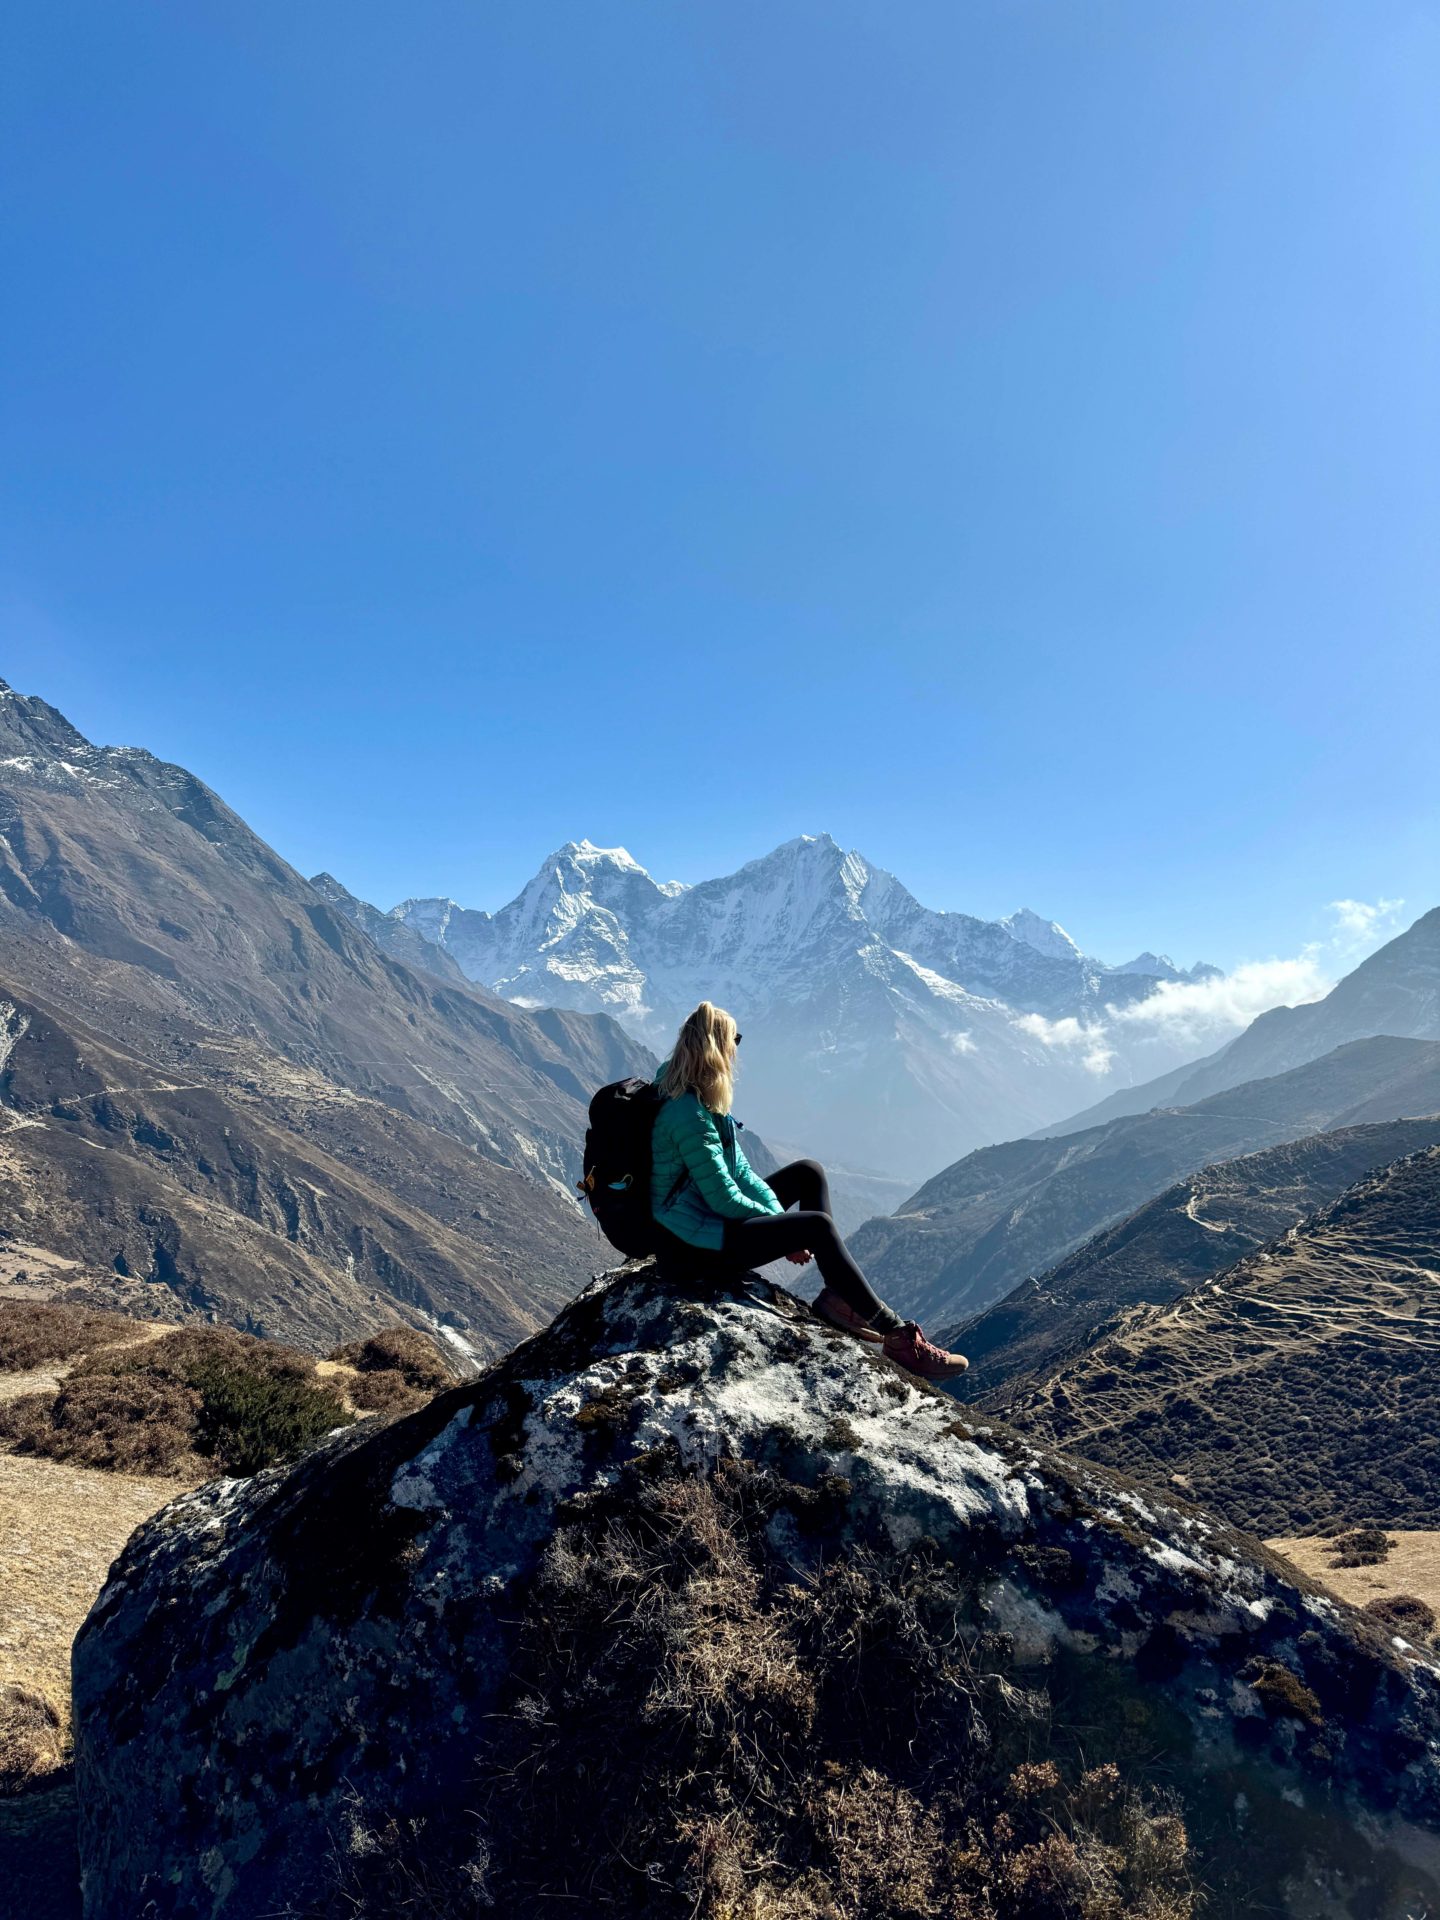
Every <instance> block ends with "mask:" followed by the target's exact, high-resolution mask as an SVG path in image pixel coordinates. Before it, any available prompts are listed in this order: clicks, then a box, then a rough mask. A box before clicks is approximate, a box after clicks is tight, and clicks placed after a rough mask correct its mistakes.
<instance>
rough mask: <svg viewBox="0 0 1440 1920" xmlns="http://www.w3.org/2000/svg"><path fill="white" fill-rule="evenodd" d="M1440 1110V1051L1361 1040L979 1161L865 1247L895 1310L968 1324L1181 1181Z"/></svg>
mask: <svg viewBox="0 0 1440 1920" xmlns="http://www.w3.org/2000/svg"><path fill="white" fill-rule="evenodd" d="M1437 1111H1440V1040H1429V1041H1425V1040H1399V1039H1390V1038H1384V1037H1377V1038H1372V1039H1368V1040H1361V1041H1354V1042H1352V1043H1351V1044H1349V1045H1347V1046H1344V1047H1339V1048H1337V1049H1336V1050H1335V1051H1334V1052H1333V1053H1330V1054H1327V1055H1326V1056H1325V1057H1324V1058H1322V1059H1319V1060H1312V1061H1309V1062H1307V1063H1306V1064H1305V1065H1304V1066H1300V1067H1295V1068H1292V1069H1291V1070H1290V1071H1289V1072H1288V1073H1284V1074H1278V1075H1276V1076H1275V1077H1274V1078H1273V1079H1269V1080H1257V1081H1253V1082H1250V1083H1248V1084H1247V1085H1244V1086H1240V1087H1235V1088H1231V1089H1230V1090H1228V1091H1227V1092H1225V1093H1224V1094H1218V1095H1213V1096H1212V1097H1210V1098H1209V1099H1206V1100H1201V1101H1199V1102H1197V1103H1196V1105H1194V1106H1193V1107H1176V1108H1158V1109H1156V1110H1154V1111H1153V1112H1149V1113H1142V1114H1130V1115H1124V1116H1121V1117H1120V1118H1118V1119H1115V1120H1110V1121H1107V1122H1106V1123H1104V1124H1103V1125H1100V1126H1095V1127H1090V1128H1087V1129H1085V1130H1084V1131H1083V1132H1079V1133H1071V1134H1064V1135H1061V1136H1058V1137H1053V1138H1040V1139H1028V1140H1011V1141H1008V1142H1007V1143H1006V1144H1005V1145H1004V1146H998V1147H987V1148H984V1149H982V1150H981V1151H980V1152H978V1153H972V1154H969V1155H967V1156H966V1157H965V1158H964V1159H963V1160H960V1161H957V1162H956V1164H955V1165H954V1166H952V1167H947V1168H946V1170H945V1171H944V1172H943V1173H941V1174H937V1175H936V1177H935V1178H934V1179H933V1180H930V1181H927V1183H926V1184H925V1186H923V1187H922V1188H921V1189H920V1190H919V1192H918V1193H916V1194H915V1195H914V1196H913V1197H912V1198H911V1199H909V1200H907V1201H906V1202H904V1204H903V1205H902V1206H901V1207H900V1208H899V1209H898V1210H897V1211H896V1212H895V1213H894V1214H893V1215H891V1216H889V1217H888V1218H881V1219H875V1220H871V1221H870V1222H868V1223H867V1224H866V1226H865V1227H864V1228H862V1230H861V1231H860V1233H859V1234H857V1235H856V1236H855V1241H854V1245H855V1250H856V1253H857V1256H858V1257H859V1258H860V1259H861V1261H862V1264H863V1265H864V1266H865V1268H866V1271H867V1272H868V1273H870V1274H871V1276H872V1278H873V1279H874V1280H875V1282H876V1284H877V1285H878V1286H879V1287H880V1289H881V1291H882V1292H884V1293H885V1294H887V1295H888V1296H889V1297H890V1298H892V1299H893V1300H894V1301H895V1303H896V1305H897V1306H899V1307H902V1308H903V1309H904V1310H906V1311H907V1312H911V1313H914V1314H917V1315H918V1316H919V1317H920V1318H922V1319H926V1320H928V1321H930V1322H932V1323H933V1324H935V1325H938V1326H947V1325H955V1324H957V1323H961V1322H964V1321H967V1320H969V1319H971V1318H973V1316H974V1315H975V1314H977V1313H979V1312H981V1311H982V1310H983V1309H985V1308H987V1307H989V1306H990V1305H991V1304H992V1303H993V1302H995V1301H996V1300H998V1299H1001V1298H1002V1297H1003V1296H1005V1295H1006V1294H1008V1293H1009V1292H1010V1291H1011V1289H1012V1288H1014V1287H1016V1286H1019V1285H1021V1284H1023V1283H1025V1282H1027V1281H1029V1280H1030V1279H1031V1278H1033V1277H1038V1276H1040V1275H1042V1274H1044V1273H1045V1272H1046V1271H1047V1269H1049V1268H1051V1267H1053V1266H1054V1265H1055V1264H1056V1262H1057V1261H1059V1260H1061V1259H1063V1258H1064V1257H1065V1256H1066V1255H1067V1254H1069V1253H1071V1252H1072V1251H1073V1250H1074V1249H1076V1248H1077V1247H1079V1246H1081V1245H1082V1244H1083V1243H1084V1242H1085V1241H1087V1240H1089V1239H1090V1237H1091V1236H1092V1235H1093V1234H1095V1233H1098V1232H1099V1231H1100V1230H1101V1229H1102V1228H1105V1227H1108V1226H1111V1225H1113V1224H1115V1223H1117V1222H1119V1221H1121V1220H1123V1219H1125V1218H1126V1216H1127V1215H1129V1214H1131V1213H1133V1212H1134V1210H1135V1209H1136V1208H1137V1207H1139V1206H1142V1205H1143V1204H1144V1203H1145V1202H1146V1201H1148V1200H1151V1199H1153V1198H1154V1196H1155V1195H1156V1194H1157V1193H1160V1192H1161V1191H1163V1190H1164V1189H1165V1188H1166V1187H1169V1186H1171V1185H1172V1184H1173V1183H1174V1182H1175V1181H1177V1180H1179V1179H1183V1178H1185V1177H1186V1176H1188V1175H1191V1174H1195V1173H1198V1172H1199V1170H1200V1169H1201V1168H1202V1167H1206V1166H1208V1165H1210V1164H1212V1163H1214V1162H1216V1161H1221V1160H1229V1159H1233V1158H1235V1157H1236V1156H1238V1155H1241V1154H1248V1153H1254V1152H1256V1151H1258V1150H1260V1149H1262V1148H1265V1147H1269V1146H1274V1145H1279V1144H1282V1143H1284V1142H1286V1141H1291V1140H1299V1139H1302V1138H1303V1137H1304V1136H1305V1135H1307V1134H1312V1133H1317V1132H1320V1131H1322V1130H1324V1129H1328V1128H1333V1127H1349V1126H1359V1125H1363V1124H1365V1123H1367V1122H1378V1121H1388V1120H1394V1119H1398V1118H1405V1117H1412V1116H1423V1115H1426V1114H1432V1113H1435V1112H1437Z"/></svg>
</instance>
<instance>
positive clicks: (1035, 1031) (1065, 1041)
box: [1015, 1013, 1115, 1074]
mask: <svg viewBox="0 0 1440 1920" xmlns="http://www.w3.org/2000/svg"><path fill="white" fill-rule="evenodd" d="M1015 1025H1016V1026H1017V1027H1018V1028H1019V1029H1020V1031H1021V1032H1022V1033H1027V1034H1029V1036H1030V1038H1031V1039H1032V1040H1038V1041H1039V1042H1040V1044H1041V1046H1042V1047H1060V1048H1063V1049H1064V1050H1065V1051H1066V1052H1070V1051H1072V1050H1078V1051H1079V1053H1080V1064H1081V1066H1082V1067H1084V1069H1085V1071H1086V1072H1087V1073H1096V1074H1099V1073H1108V1072H1109V1071H1110V1067H1111V1064H1112V1062H1113V1061H1114V1058H1115V1049H1114V1048H1113V1047H1111V1046H1109V1045H1107V1043H1106V1040H1105V1026H1104V1024H1103V1023H1100V1024H1097V1025H1094V1026H1086V1025H1084V1024H1082V1022H1080V1021H1079V1020H1077V1019H1076V1018H1075V1016H1074V1015H1073V1014H1067V1015H1066V1016H1065V1018H1064V1019H1063V1020H1047V1019H1046V1018H1045V1016H1044V1014H1043V1013H1022V1014H1018V1015H1017V1016H1016V1019H1015Z"/></svg>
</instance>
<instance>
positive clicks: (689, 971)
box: [316, 834, 1215, 1183]
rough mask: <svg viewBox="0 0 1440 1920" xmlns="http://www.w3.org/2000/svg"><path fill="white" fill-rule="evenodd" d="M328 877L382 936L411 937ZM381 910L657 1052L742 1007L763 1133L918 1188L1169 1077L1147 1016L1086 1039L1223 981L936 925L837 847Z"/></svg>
mask: <svg viewBox="0 0 1440 1920" xmlns="http://www.w3.org/2000/svg"><path fill="white" fill-rule="evenodd" d="M321 881H323V883H324V884H325V885H326V887H327V888H335V889H336V891H335V893H334V894H333V895H332V897H333V898H334V899H335V901H336V905H337V907H339V908H340V910H342V911H345V912H347V913H349V914H351V916H352V917H353V918H354V919H355V920H356V922H357V924H359V925H362V926H364V927H366V928H367V930H369V931H371V932H372V933H373V934H374V936H375V937H376V938H377V939H380V940H381V941H382V942H384V941H386V940H387V939H396V938H398V937H399V936H398V934H394V935H388V934H387V933H386V932H385V930H384V928H383V926H381V925H379V924H378V923H380V922H382V921H383V920H384V919H385V918H386V917H387V916H382V915H379V914H377V912H376V910H375V909H374V908H373V907H369V906H367V905H366V904H365V903H364V902H361V901H357V900H353V899H351V898H350V897H349V896H346V897H345V898H344V899H342V898H340V895H341V894H343V891H344V890H343V889H339V888H338V887H337V884H336V883H334V882H332V881H330V880H329V879H328V877H327V876H322V877H321ZM321 881H317V883H316V884H317V885H319V884H321ZM388 918H389V920H390V921H391V923H392V924H393V925H394V926H396V927H397V928H401V929H406V930H409V931H411V932H414V933H418V934H421V935H423V936H424V937H425V939H426V940H427V941H429V942H430V943H432V945H433V946H434V947H435V948H436V949H438V951H439V952H440V953H441V954H443V955H446V956H448V957H449V959H451V960H453V961H455V962H458V964H459V966H460V967H461V968H462V969H463V970H464V972H465V974H466V975H467V977H468V978H470V979H471V980H475V981H478V982H480V983H481V984H483V985H484V986H486V987H488V988H490V989H492V990H493V991H494V992H496V993H498V994H500V995H501V996H503V997H504V998H505V999H506V1000H507V1001H510V1002H512V1003H514V1004H516V1005H521V1006H537V1005H554V1006H562V1007H573V1008H584V1009H587V1010H591V1011H603V1012H607V1013H610V1014H613V1015H614V1016H615V1018H616V1019H617V1020H619V1021H620V1022H621V1023H622V1024H623V1025H624V1026H625V1027H626V1028H627V1029H628V1030H629V1031H630V1032H631V1033H632V1034H633V1035H635V1037H636V1038H638V1039H640V1040H642V1041H644V1042H645V1043H646V1044H647V1045H649V1046H651V1047H654V1048H657V1049H658V1048H663V1047H664V1046H666V1045H667V1044H668V1043H669V1040H670V1039H671V1037H672V1036H673V1034H674V1032H675V1027H676V1024H677V1023H678V1021H679V1020H680V1019H681V1018H682V1017H683V1016H684V1015H685V1014H686V1013H688V1012H689V1010H690V1009H691V1008H692V1007H693V1006H694V1005H695V1004H696V1002H697V1001H699V1000H701V999H713V1000H717V1001H720V1002H721V1003H723V1004H726V1005H728V1006H730V1007H732V1008H733V1009H734V1010H735V1012H736V1013H737V1014H739V1015H740V1016H741V1017H742V1024H743V1025H744V1027H745V1030H746V1032H747V1034H749V1035H751V1036H753V1038H752V1041H751V1045H750V1046H749V1047H748V1048H747V1050H746V1059H745V1080H744V1098H745V1101H746V1110H747V1114H748V1115H749V1117H751V1118H753V1119H754V1120H755V1121H756V1123H757V1124H758V1125H759V1126H760V1127H761V1128H762V1130H763V1131H764V1132H765V1134H766V1136H767V1137H768V1138H770V1139H772V1140H784V1141H794V1142H803V1143H804V1145H805V1148H806V1150H807V1151H809V1152H813V1153H818V1154H819V1155H821V1156H822V1157H823V1158H825V1159H827V1160H830V1161H832V1162H833V1163H835V1164H837V1165H838V1166H840V1167H843V1168H851V1169H858V1170H862V1171H864V1170H870V1171H873V1172H878V1173H880V1174H882V1175H886V1176H889V1177H891V1178H895V1179H898V1180H902V1181H904V1180H908V1181H910V1182H912V1183H913V1181H914V1179H915V1178H916V1177H918V1176H919V1175H920V1174H922V1173H924V1172H926V1171H927V1170H930V1169H933V1168H935V1167H938V1166H941V1165H943V1164H944V1163H945V1162H946V1161H947V1160H950V1159H953V1158H954V1156H955V1155H956V1154H957V1153H961V1152H964V1151H965V1150H966V1149H968V1148H970V1147H973V1146H975V1145H978V1144H980V1143H981V1142H984V1141H989V1140H994V1139H997V1138H999V1139H1004V1138H1008V1137H1009V1136H1011V1135H1014V1134H1018V1133H1026V1132H1029V1131H1031V1130H1032V1129H1033V1128H1034V1127H1036V1126H1039V1125H1042V1124H1044V1123H1045V1121H1047V1120H1051V1119H1054V1118H1055V1117H1056V1116H1057V1115H1058V1114H1061V1113H1064V1112H1066V1111H1069V1110H1070V1109H1071V1108H1073V1107H1074V1106H1075V1105H1076V1104H1078V1103H1079V1102H1081V1101H1083V1100H1085V1099H1086V1098H1089V1097H1093V1094H1094V1092H1095V1091H1096V1090H1098V1089H1103V1088H1105V1087H1107V1086H1111V1085H1115V1084H1117V1083H1119V1082H1123V1081H1127V1080H1129V1079H1133V1078H1135V1077H1136V1076H1137V1075H1139V1076H1144V1075H1146V1074H1149V1073H1153V1072H1154V1071H1156V1070H1158V1069H1160V1068H1162V1067H1165V1066H1168V1065H1170V1064H1172V1063H1174V1062H1175V1061H1176V1060H1178V1059H1179V1058H1181V1057H1182V1053H1181V1052H1177V1050H1176V1046H1175V1044H1174V1043H1173V1042H1170V1041H1167V1040H1166V1039H1165V1038H1164V1037H1163V1036H1162V1035H1161V1034H1160V1033H1159V1032H1158V1031H1150V1030H1148V1029H1146V1028H1145V1027H1144V1025H1143V1024H1142V1023H1133V1022H1132V1023H1128V1024H1126V1025H1125V1026H1124V1028H1123V1032H1119V1037H1116V1038H1115V1039H1114V1040H1113V1042H1112V1043H1110V1044H1109V1045H1107V1048H1106V1049H1103V1050H1101V1051H1098V1052H1097V1050H1096V1049H1095V1048H1093V1047H1091V1046H1087V1045H1085V1044H1083V1043H1082V1042H1083V1035H1082V1028H1088V1027H1089V1026H1090V1025H1091V1024H1092V1022H1093V1021H1094V1020H1096V1019H1098V1018H1100V1017H1101V1016H1102V1015H1103V1014H1104V1012H1105V1009H1106V1008H1108V1007H1123V1008H1133V1007H1134V1006H1136V1005H1137V1004H1138V1003H1140V1002H1142V1001H1144V1000H1146V999H1147V998H1149V997H1150V996H1152V995H1153V994H1154V993H1155V991H1156V989H1157V987H1158V986H1160V984H1161V983H1162V982H1167V981H1170V982H1177V981H1184V982H1192V983H1193V982H1195V981H1199V980H1203V979H1204V978H1206V977H1208V976H1209V975H1211V974H1213V973H1214V971H1215V969H1213V968H1210V967H1206V966H1203V965H1201V966H1197V967H1195V968H1193V969H1191V970H1190V971H1188V972H1182V971H1181V970H1180V969H1178V968H1176V967H1175V966H1174V965H1173V964H1172V963H1171V962H1170V961H1169V960H1167V959H1165V958H1164V957H1163V956H1157V955H1154V954H1143V955H1140V956H1138V957H1137V958H1136V959H1134V960H1132V961H1129V962H1127V963H1126V964H1125V965H1124V966H1120V967H1109V966H1106V965H1105V964H1104V963H1103V962H1101V961H1098V960H1095V959H1093V958H1091V957H1090V956H1088V955H1086V954H1083V953H1082V952H1081V951H1080V949H1079V948H1078V947H1077V946H1076V945H1075V943H1074V941H1073V940H1071V939H1070V937H1069V936H1068V934H1066V933H1065V932H1064V930H1063V929H1062V928H1060V927H1058V926H1056V925H1055V924H1054V922H1053V921H1048V920H1045V919H1043V918H1042V917H1041V916H1039V915H1037V914H1034V913H1031V912H1029V911H1024V910H1022V911H1021V912H1019V913H1016V914H1012V915H1011V916H1010V917H1009V918H1008V919H1005V920H998V921H987V920H981V919H977V918H975V917H974V916H972V915H970V914H965V913H942V912H936V911H933V910H931V909H930V908H927V907H924V906H922V905H921V904H920V902H919V901H917V900H916V899H915V897H914V896H913V894H911V893H910V892H908V891H907V889H906V888H905V887H904V886H902V885H901V883H900V882H899V881H898V880H897V879H896V878H895V876H894V875H893V874H889V873H886V872H885V871H884V870H883V869H881V868H879V867H875V866H872V865H871V864H870V863H869V862H868V861H866V860H865V859H863V858H862V857H861V856H860V855H859V854H858V853H853V852H851V853H846V852H845V851H843V850H842V849H841V848H840V847H839V846H837V845H836V843H835V841H834V840H832V839H831V838H830V836H829V835H828V834H820V835H818V836H808V835H803V836H801V837H800V838H798V839H795V840H791V841H788V842H787V843H786V844H785V845H784V846H781V847H777V848H776V849H775V851H774V852H773V853H770V854H768V855H766V856H765V857H764V858H763V859H759V860H752V861H750V862H749V863H748V864H747V865H745V866H743V867H741V868H740V869H739V870H738V872H735V873H733V874H728V875H725V876H723V877H720V878H717V879H713V880H706V881H702V882H700V883H699V884H698V885H695V886H683V885H681V884H680V883H679V882H677V881H656V880H654V879H652V878H651V876H650V875H649V874H648V873H647V872H646V871H645V869H644V868H643V867H642V866H640V865H639V864H638V862H636V861H635V860H633V859H632V858H631V857H630V855H629V854H628V853H626V852H625V851H624V849H623V848H603V847H596V846H592V845H591V844H590V842H589V841H587V840H581V841H572V842H571V843H570V844H568V845H567V846H564V847H562V848H560V849H559V850H558V852H556V853H554V854H553V855H551V857H550V858H549V859H548V860H547V861H545V863H544V864H543V865H542V866H541V868H540V870H539V871H538V872H537V873H536V875H535V877H534V878H533V879H532V880H531V881H530V882H529V884H528V885H527V886H526V887H525V888H524V889H523V891H522V892H521V893H520V894H519V895H518V896H517V897H516V898H515V899H514V900H512V901H511V902H510V903H509V905H507V906H504V907H502V908H501V909H500V910H499V911H498V912H496V913H493V914H491V913H485V912H478V911H475V910H472V909H467V908H464V907H460V906H457V905H456V904H455V902H454V901H450V900H434V899H427V900H408V901H405V902H404V903H403V904H402V905H401V906H399V907H397V908H396V909H395V910H394V912H393V914H391V915H390V916H388ZM391 950H392V951H395V950H397V949H395V948H391ZM1118 1031H1119V1030H1117V1032H1118Z"/></svg>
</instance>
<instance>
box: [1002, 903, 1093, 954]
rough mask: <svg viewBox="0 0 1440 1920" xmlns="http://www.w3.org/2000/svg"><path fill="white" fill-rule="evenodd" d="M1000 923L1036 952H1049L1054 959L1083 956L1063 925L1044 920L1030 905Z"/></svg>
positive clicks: (1009, 915)
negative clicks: (1033, 911)
mask: <svg viewBox="0 0 1440 1920" xmlns="http://www.w3.org/2000/svg"><path fill="white" fill-rule="evenodd" d="M1000 925H1001V926H1002V927H1004V928H1005V930H1006V931H1007V932H1008V933H1012V934H1013V935H1014V936H1015V938H1016V939H1017V940H1023V941H1024V942H1025V944H1026V946H1027V947H1033V948H1034V949H1035V951H1036V953H1044V954H1048V955H1049V956H1050V958H1051V959H1052V960H1070V959H1080V958H1082V957H1083V956H1082V955H1081V952H1080V949H1079V947H1077V946H1076V944H1075V942H1074V941H1073V940H1072V939H1071V938H1070V936H1069V934H1068V933H1067V932H1066V931H1065V929H1064V928H1063V927H1062V926H1059V925H1057V924H1056V922H1055V921H1053V920H1042V919H1041V917H1040V915H1039V914H1038V913H1032V912H1031V910H1030V909H1029V907H1021V908H1020V909H1019V911H1018V912H1016V913H1012V914H1008V915H1007V916H1006V917H1005V919H1003V920H1002V921H1001V922H1000Z"/></svg>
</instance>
